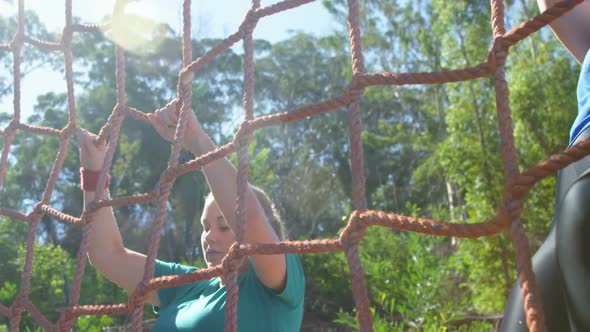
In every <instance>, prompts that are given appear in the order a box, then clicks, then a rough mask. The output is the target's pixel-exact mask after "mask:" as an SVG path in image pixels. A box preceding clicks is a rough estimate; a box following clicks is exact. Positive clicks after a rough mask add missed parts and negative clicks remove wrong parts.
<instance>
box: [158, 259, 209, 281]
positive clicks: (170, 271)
mask: <svg viewBox="0 0 590 332" xmlns="http://www.w3.org/2000/svg"><path fill="white" fill-rule="evenodd" d="M196 270H198V268H196V267H194V266H189V265H183V264H179V263H174V262H165V261H161V260H158V259H156V262H155V265H154V277H155V278H158V277H163V276H169V275H177V274H187V273H191V272H193V271H196Z"/></svg>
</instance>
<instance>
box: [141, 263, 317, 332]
mask: <svg viewBox="0 0 590 332" xmlns="http://www.w3.org/2000/svg"><path fill="white" fill-rule="evenodd" d="M286 257H287V284H286V286H285V289H284V290H283V291H282V292H281V293H276V292H275V291H273V290H272V289H270V288H267V287H265V286H264V285H263V284H262V283H261V282H260V280H258V277H257V276H256V272H255V271H254V269H253V268H252V266H251V265H250V266H249V267H248V270H247V271H246V272H244V273H242V274H241V275H240V276H239V278H238V285H239V287H240V294H239V300H238V332H249V331H257V332H258V331H262V332H266V331H269V332H271V331H281V332H282V331H299V329H300V327H301V319H302V318H303V297H304V294H305V277H304V274H303V268H302V266H301V261H300V259H299V257H298V256H296V255H286ZM195 270H196V268H194V267H190V266H185V265H180V264H175V263H166V262H162V261H158V260H156V266H155V271H154V277H161V276H166V275H176V274H186V273H189V272H192V271H195ZM219 282H220V279H219V278H213V279H211V280H204V281H199V282H196V283H192V284H186V285H182V286H178V287H172V288H162V289H159V290H158V297H159V298H160V307H159V308H155V311H156V313H157V314H159V316H160V317H159V318H158V319H157V321H156V323H155V324H154V326H153V327H152V331H155V332H159V331H212V332H215V331H223V330H224V321H225V304H226V303H225V302H226V288H225V286H224V287H219Z"/></svg>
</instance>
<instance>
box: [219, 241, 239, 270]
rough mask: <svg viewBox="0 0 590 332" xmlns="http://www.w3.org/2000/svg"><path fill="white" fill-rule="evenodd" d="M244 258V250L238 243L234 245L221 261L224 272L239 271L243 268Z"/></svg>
mask: <svg viewBox="0 0 590 332" xmlns="http://www.w3.org/2000/svg"><path fill="white" fill-rule="evenodd" d="M243 261H244V256H243V252H242V248H241V246H240V244H239V243H238V242H235V243H234V244H232V246H231V247H230V248H229V251H228V253H227V255H226V256H225V258H223V260H222V261H221V267H222V271H223V272H228V271H236V272H237V271H238V270H239V269H240V267H241V266H242V262H243Z"/></svg>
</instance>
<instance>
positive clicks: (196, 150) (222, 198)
mask: <svg viewBox="0 0 590 332" xmlns="http://www.w3.org/2000/svg"><path fill="white" fill-rule="evenodd" d="M190 113H191V114H189V120H188V127H187V130H186V134H185V135H186V137H185V139H184V142H183V144H184V146H185V147H186V148H187V149H188V150H190V151H191V152H192V153H193V154H195V155H197V156H198V155H202V154H205V153H207V152H210V151H213V150H215V149H216V146H215V144H214V143H213V142H212V141H211V139H210V138H209V135H207V133H205V131H204V130H203V129H202V127H201V125H200V123H199V122H198V120H197V118H196V116H195V115H194V113H193V112H192V111H191V112H190ZM149 118H150V122H151V124H152V125H153V126H154V128H155V129H156V131H158V133H159V134H160V135H161V136H162V137H164V138H166V139H168V140H171V138H172V137H173V135H174V128H175V125H176V122H177V121H178V116H177V115H176V113H175V111H174V110H160V111H158V112H156V113H155V114H149ZM203 172H204V173H205V178H206V179H207V183H208V184H209V188H210V189H211V192H212V193H213V197H214V198H215V202H216V203H217V205H218V206H219V209H220V210H221V213H222V214H223V217H224V218H225V220H226V221H227V223H228V225H229V227H230V228H231V230H232V231H233V232H234V234H236V222H237V221H236V212H235V206H236V193H237V170H236V168H235V167H234V165H233V164H232V163H231V162H230V161H229V160H227V159H226V158H221V159H218V160H216V161H214V162H212V163H209V164H207V165H205V166H203ZM246 214H247V215H246V220H247V225H246V226H247V227H245V229H244V232H245V234H244V240H245V242H249V243H274V242H279V237H278V235H277V234H276V233H275V231H274V229H273V228H272V226H271V225H270V223H269V222H268V221H267V218H266V215H265V214H264V210H263V208H262V206H261V205H260V202H259V201H258V199H257V198H256V195H255V194H254V192H253V191H252V190H251V189H250V188H248V191H247V193H246ZM249 258H250V262H251V263H252V266H253V267H254V270H255V271H256V275H257V276H258V278H259V279H260V281H261V282H262V283H263V284H264V285H265V286H266V287H268V288H271V289H273V290H275V291H282V289H283V288H284V286H285V281H286V278H287V263H286V258H285V255H256V256H250V257H249Z"/></svg>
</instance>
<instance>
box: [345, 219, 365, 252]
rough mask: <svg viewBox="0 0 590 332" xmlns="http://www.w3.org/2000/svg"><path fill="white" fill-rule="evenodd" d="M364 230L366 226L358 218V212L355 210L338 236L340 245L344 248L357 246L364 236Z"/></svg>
mask: <svg viewBox="0 0 590 332" xmlns="http://www.w3.org/2000/svg"><path fill="white" fill-rule="evenodd" d="M366 230H367V226H366V225H365V224H364V223H363V222H362V220H361V218H360V211H358V210H355V211H354V212H352V214H351V215H350V219H348V224H347V225H346V227H344V229H343V230H342V233H341V234H340V238H339V241H340V244H342V246H344V248H350V247H351V246H354V245H357V244H358V243H359V242H360V241H361V240H362V239H363V237H364V236H365V233H366Z"/></svg>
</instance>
